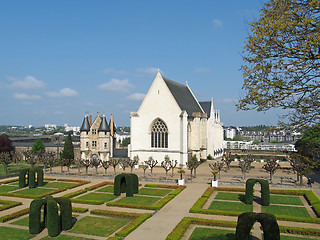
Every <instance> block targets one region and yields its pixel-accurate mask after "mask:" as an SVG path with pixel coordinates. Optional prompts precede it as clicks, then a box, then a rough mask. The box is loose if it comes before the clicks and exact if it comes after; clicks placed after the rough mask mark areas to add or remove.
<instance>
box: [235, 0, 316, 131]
mask: <svg viewBox="0 0 320 240" xmlns="http://www.w3.org/2000/svg"><path fill="white" fill-rule="evenodd" d="M319 24H320V18H319V1H317V0H315V1H309V0H308V1H307V0H300V1H287V0H277V1H275V0H269V1H267V2H266V3H265V4H264V6H263V8H262V9H261V10H260V18H259V19H257V20H255V21H253V22H250V23H249V25H250V27H251V33H250V35H249V36H248V38H247V41H246V45H245V47H244V52H243V60H244V62H245V64H244V65H243V66H242V67H241V70H242V73H243V77H244V85H243V87H242V88H243V89H244V90H245V91H246V93H245V96H244V97H243V98H242V99H240V102H239V103H238V105H237V106H238V109H242V110H249V109H257V110H258V111H267V110H269V109H271V108H282V109H287V111H285V112H286V113H287V114H285V117H287V120H288V124H290V126H292V127H299V126H309V125H311V124H314V123H317V122H319V120H320V115H319V114H318V113H319V112H320V104H319V102H320V98H319V80H318V78H319V74H318V73H319V68H320V66H319V64H318V62H319V59H320V56H319V44H320V34H319V29H318V26H319Z"/></svg>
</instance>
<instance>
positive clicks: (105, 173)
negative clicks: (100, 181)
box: [104, 168, 107, 177]
mask: <svg viewBox="0 0 320 240" xmlns="http://www.w3.org/2000/svg"><path fill="white" fill-rule="evenodd" d="M104 175H105V176H106V177H107V168H105V169H104Z"/></svg>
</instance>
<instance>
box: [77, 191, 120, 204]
mask: <svg viewBox="0 0 320 240" xmlns="http://www.w3.org/2000/svg"><path fill="white" fill-rule="evenodd" d="M115 198H117V196H115V195H113V194H106V193H88V194H85V195H83V196H80V197H78V198H76V199H85V200H98V201H104V202H108V201H111V200H113V199H115Z"/></svg>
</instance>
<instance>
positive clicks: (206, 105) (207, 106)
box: [199, 101, 211, 118]
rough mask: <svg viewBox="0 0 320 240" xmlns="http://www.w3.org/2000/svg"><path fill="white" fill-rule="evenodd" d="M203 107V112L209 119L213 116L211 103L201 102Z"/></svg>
mask: <svg viewBox="0 0 320 240" xmlns="http://www.w3.org/2000/svg"><path fill="white" fill-rule="evenodd" d="M199 104H200V105H201V107H202V109H203V111H204V112H205V113H206V114H207V117H208V118H209V117H210V115H211V102H210V101H208V102H199Z"/></svg>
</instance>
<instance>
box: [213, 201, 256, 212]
mask: <svg viewBox="0 0 320 240" xmlns="http://www.w3.org/2000/svg"><path fill="white" fill-rule="evenodd" d="M209 209H215V210H222V211H234V212H252V205H250V204H249V205H246V204H244V203H237V202H222V201H212V203H211V204H210V206H209Z"/></svg>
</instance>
